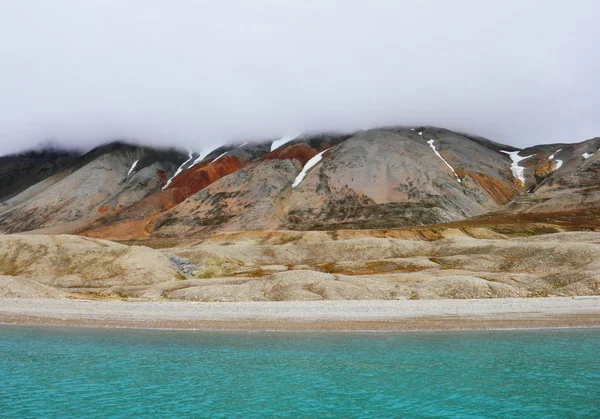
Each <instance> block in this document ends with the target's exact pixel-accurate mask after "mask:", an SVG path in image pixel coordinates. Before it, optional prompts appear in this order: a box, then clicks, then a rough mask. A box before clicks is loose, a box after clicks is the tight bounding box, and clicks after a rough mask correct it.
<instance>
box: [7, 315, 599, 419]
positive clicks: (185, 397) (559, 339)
mask: <svg viewBox="0 0 600 419" xmlns="http://www.w3.org/2000/svg"><path fill="white" fill-rule="evenodd" d="M0 417H1V418H3V419H6V418H80V417H90V418H91V417H98V418H118V417H123V418H153V417H156V418H187V417H198V418H263V417H273V418H275V417H276V418H328V417H336V418H337V417H339V418H419V417H423V418H433V417H435V418H443V417H449V418H450V417H451V418H480V417H502V418H505V417H515V418H553V417H556V418H566V417H590V418H592V417H600V329H556V330H520V331H470V332H402V333H267V332H245V333H243V332H235V333H233V332H194V331H157V330H114V329H83V328H81V329H79V328H38V327H14V326H0Z"/></svg>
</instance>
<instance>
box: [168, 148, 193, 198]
mask: <svg viewBox="0 0 600 419" xmlns="http://www.w3.org/2000/svg"><path fill="white" fill-rule="evenodd" d="M188 153H189V158H188V159H187V160H186V161H184V162H183V163H181V166H179V168H177V171H176V172H175V174H174V175H173V177H172V178H171V179H169V180H167V184H166V185H165V186H163V188H162V190H163V191H164V190H165V189H167V186H169V185H170V184H171V181H172V180H173V179H175V177H177V175H178V174H180V173H181V172H182V171H183V167H184V166H185V165H186V164H188V162H189V161H190V160H192V156H193V154H192V150H188Z"/></svg>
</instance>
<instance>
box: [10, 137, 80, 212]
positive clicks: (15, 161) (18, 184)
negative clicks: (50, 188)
mask: <svg viewBox="0 0 600 419" xmlns="http://www.w3.org/2000/svg"><path fill="white" fill-rule="evenodd" d="M80 155H81V153H79V152H77V151H64V150H56V149H52V148H48V149H42V150H39V151H28V152H25V153H19V154H13V155H8V156H1V157H0V201H4V200H7V199H9V198H12V197H13V196H15V195H17V194H18V193H20V192H22V191H24V190H25V189H27V188H29V187H30V186H33V185H35V184H36V183H38V182H41V181H43V180H45V179H47V178H49V177H50V176H52V175H55V174H57V173H58V172H61V171H62V170H65V169H67V168H69V167H71V166H72V165H73V164H74V163H75V162H76V161H77V159H78V158H79V157H80Z"/></svg>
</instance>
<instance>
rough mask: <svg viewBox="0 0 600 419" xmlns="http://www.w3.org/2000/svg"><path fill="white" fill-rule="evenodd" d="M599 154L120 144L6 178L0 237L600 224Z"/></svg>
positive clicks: (384, 138) (341, 139) (408, 131)
mask: <svg viewBox="0 0 600 419" xmlns="http://www.w3.org/2000/svg"><path fill="white" fill-rule="evenodd" d="M599 149H600V138H595V139H591V140H588V141H584V142H581V143H576V144H554V145H540V146H536V147H530V148H527V149H524V150H519V149H516V148H514V147H510V146H507V145H502V144H499V143H496V142H493V141H490V140H487V139H484V138H481V137H476V136H471V135H466V134H461V133H457V132H453V131H449V130H445V129H440V128H435V127H388V128H378V129H371V130H366V131H361V132H357V133H349V134H321V135H302V136H299V137H297V138H291V137H288V138H284V139H282V140H276V141H273V140H268V141H254V142H245V143H239V144H226V145H222V146H221V147H217V148H215V149H211V150H203V151H198V150H192V151H190V152H177V151H168V150H167V151H165V150H155V149H151V148H147V147H138V146H131V145H127V144H122V143H115V144H111V145H107V146H103V147H100V148H98V149H95V150H92V151H91V152H90V153H87V154H86V155H84V156H72V157H70V160H69V159H67V160H68V161H64V162H63V160H60V159H58V158H57V159H55V160H56V162H55V167H54V166H53V167H54V168H53V169H52V170H50V171H48V172H47V175H45V174H42V175H39V176H41V177H39V178H38V177H36V176H38V175H37V174H36V173H39V172H40V171H39V170H35V169H28V170H30V171H29V172H27V171H24V172H22V173H23V175H21V177H22V178H23V179H21V180H20V181H19V182H18V186H16V185H17V184H16V183H15V181H14V180H13V181H10V182H7V181H5V180H3V179H7V178H8V177H7V176H4V177H0V181H2V182H3V183H2V187H1V190H0V197H2V198H0V199H2V202H1V203H0V232H4V233H15V232H26V231H36V232H41V233H58V232H68V233H78V234H82V235H86V236H90V237H98V238H108V239H114V240H134V239H144V238H179V239H180V238H184V237H190V238H202V237H208V236H209V235H211V234H214V233H219V232H229V231H245V230H305V231H306V230H341V229H366V228H396V227H406V226H419V225H432V224H440V223H456V222H461V220H472V222H482V221H481V220H496V221H497V220H509V219H513V220H518V219H519V218H523V217H524V218H527V219H532V220H534V221H542V222H546V221H553V220H558V219H564V218H565V217H570V218H569V219H573V217H579V218H577V220H581V219H586V220H596V221H597V220H598V216H599V215H600V210H599V208H600V153H599V152H598V150H599ZM45 158H46V160H52V158H50V157H45ZM10 159H12V160H11V161H13V162H14V161H17V160H18V157H17V156H11V157H10ZM65 159H66V157H65ZM40 161H45V160H43V159H41V160H40ZM60 162H63V163H60ZM59 163H60V164H59ZM12 164H13V165H14V163H12ZM40 164H41V163H40ZM34 167H37V166H35V165H34ZM28 173H29V174H28ZM44 173H45V172H44ZM13 178H15V176H13ZM4 185H7V186H4ZM25 188H26V189H25ZM561 217H562V218H561ZM578 222H579V221H578ZM592 224H593V225H597V224H598V223H595V224H594V223H592ZM586 225H587V224H586ZM586 228H587V227H586Z"/></svg>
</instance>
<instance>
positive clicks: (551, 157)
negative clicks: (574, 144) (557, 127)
mask: <svg viewBox="0 0 600 419" xmlns="http://www.w3.org/2000/svg"><path fill="white" fill-rule="evenodd" d="M560 150H562V148H559V149H558V150H556V151H555V152H554V154H552V155H551V156H550V157H548V160H554V156H556V154H557V153H558V152H560ZM562 165H563V161H562V160H558V159H556V169H554V170H558V169H560V167H561V166H562Z"/></svg>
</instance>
